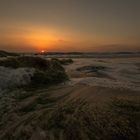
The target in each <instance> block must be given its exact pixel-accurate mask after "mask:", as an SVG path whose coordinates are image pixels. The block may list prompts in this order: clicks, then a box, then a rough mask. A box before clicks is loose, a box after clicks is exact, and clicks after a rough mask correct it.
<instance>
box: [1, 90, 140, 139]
mask: <svg viewBox="0 0 140 140" xmlns="http://www.w3.org/2000/svg"><path fill="white" fill-rule="evenodd" d="M55 90H56V91H58V92H59V90H60V89H59V88H56V89H55ZM53 91H54V89H53V88H52V89H51V88H50V89H38V90H28V91H23V90H17V91H13V92H11V93H10V94H7V95H5V97H2V98H1V99H0V103H1V105H0V110H1V114H0V139H2V140H19V139H21V140H28V139H33V140H35V139H37V140H42V139H48V140H94V139H95V140H106V139H108V140H118V139H119V140H136V139H138V138H139V134H140V133H139V132H140V127H139V126H140V102H139V101H134V100H124V99H112V100H111V101H110V102H109V103H108V104H107V105H104V106H102V107H101V106H100V107H99V106H96V105H91V104H89V102H88V101H86V100H85V99H83V98H75V100H74V99H69V95H70V94H71V93H67V94H66V93H65V92H64V93H62V94H60V95H55V94H54V93H53ZM60 91H61V90H60Z"/></svg>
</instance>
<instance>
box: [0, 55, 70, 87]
mask: <svg viewBox="0 0 140 140" xmlns="http://www.w3.org/2000/svg"><path fill="white" fill-rule="evenodd" d="M0 66H4V67H11V68H21V67H29V68H35V73H34V75H33V76H32V77H31V81H32V82H31V84H32V85H42V84H43V85H44V84H45V85H52V84H56V83H60V82H63V81H65V80H67V79H68V77H67V75H66V73H65V70H64V68H63V67H62V66H61V64H60V62H58V61H57V60H55V59H53V60H45V59H43V58H40V57H29V56H24V57H14V58H7V59H4V60H0Z"/></svg>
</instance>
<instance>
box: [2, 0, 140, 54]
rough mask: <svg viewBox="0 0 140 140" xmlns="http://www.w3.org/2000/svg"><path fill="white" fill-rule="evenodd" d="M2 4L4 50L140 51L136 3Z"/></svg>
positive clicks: (127, 0) (139, 10)
mask: <svg viewBox="0 0 140 140" xmlns="http://www.w3.org/2000/svg"><path fill="white" fill-rule="evenodd" d="M113 1H114V0H112V1H111V0H106V2H105V1H104V0H100V1H99V0H95V1H92V0H86V1H84V0H79V1H75V0H71V1H65V0H60V1H59V2H58V0H52V1H44V0H34V1H27V0H24V1H19V0H13V1H11V0H6V1H4V0H3V1H0V21H1V22H0V49H3V50H8V51H22V52H23V51H25V52H26V51H28V52H29V51H41V50H46V51H139V50H140V28H138V27H139V25H140V16H139V15H140V8H139V5H140V2H139V1H137V0H133V1H132V0H124V1H122V0H118V1H115V2H113Z"/></svg>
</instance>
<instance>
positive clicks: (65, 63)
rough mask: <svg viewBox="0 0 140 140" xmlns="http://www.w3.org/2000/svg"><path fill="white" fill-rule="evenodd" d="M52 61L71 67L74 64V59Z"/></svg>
mask: <svg viewBox="0 0 140 140" xmlns="http://www.w3.org/2000/svg"><path fill="white" fill-rule="evenodd" d="M52 60H55V61H58V62H59V63H60V64H62V65H69V64H71V63H73V60H72V59H57V58H52Z"/></svg>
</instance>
